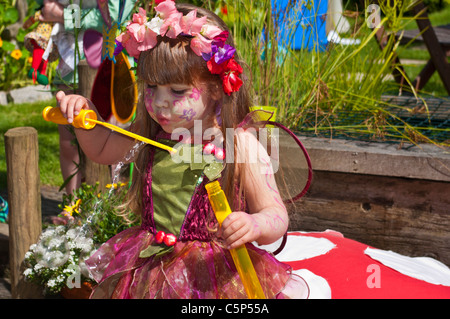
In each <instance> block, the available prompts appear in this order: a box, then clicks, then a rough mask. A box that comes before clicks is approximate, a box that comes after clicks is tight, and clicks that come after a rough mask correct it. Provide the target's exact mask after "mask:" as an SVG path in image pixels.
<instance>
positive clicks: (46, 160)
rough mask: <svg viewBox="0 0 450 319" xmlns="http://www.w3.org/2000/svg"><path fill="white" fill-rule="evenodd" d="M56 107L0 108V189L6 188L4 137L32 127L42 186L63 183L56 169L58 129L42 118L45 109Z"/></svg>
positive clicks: (43, 103) (32, 104) (51, 103)
mask: <svg viewBox="0 0 450 319" xmlns="http://www.w3.org/2000/svg"><path fill="white" fill-rule="evenodd" d="M47 105H51V106H55V105H56V102H55V100H50V101H47V102H38V103H27V104H8V105H0V145H2V147H1V148H0V189H5V188H7V175H6V174H7V171H6V170H7V167H6V155H5V147H4V145H5V139H4V134H5V133H6V132H7V131H8V130H9V129H11V128H14V127H21V126H31V127H34V128H35V129H36V130H37V131H38V143H39V170H40V179H41V184H42V185H51V186H60V185H62V183H63V179H62V175H61V169H60V166H59V134H58V127H57V126H56V125H55V124H53V123H50V122H46V121H44V119H43V118H42V110H43V108H44V107H45V106H47Z"/></svg>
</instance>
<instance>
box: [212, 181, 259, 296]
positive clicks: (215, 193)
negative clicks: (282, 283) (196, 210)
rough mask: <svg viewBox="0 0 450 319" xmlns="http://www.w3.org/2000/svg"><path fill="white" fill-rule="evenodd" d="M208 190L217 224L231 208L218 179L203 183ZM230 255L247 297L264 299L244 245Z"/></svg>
mask: <svg viewBox="0 0 450 319" xmlns="http://www.w3.org/2000/svg"><path fill="white" fill-rule="evenodd" d="M205 187H206V191H207V192H208V198H209V201H210V202H211V206H212V208H213V211H214V213H215V215H216V218H217V221H218V222H219V225H220V226H221V225H222V222H223V221H224V220H225V218H227V216H228V215H230V214H231V213H232V212H231V209H230V205H229V204H228V200H227V198H226V196H225V193H224V192H223V190H222V188H221V187H220V183H219V181H217V180H215V181H212V182H209V183H208V184H206V185H205ZM230 254H231V257H232V258H233V262H234V265H235V266H236V270H237V271H238V273H239V277H240V278H241V281H242V284H243V285H244V289H245V292H246V293H247V296H248V298H249V299H265V298H266V297H265V295H264V291H263V289H262V287H261V283H260V282H259V279H258V275H257V274H256V271H255V267H253V263H252V260H251V259H250V255H249V254H248V251H247V248H246V247H245V245H242V246H239V247H238V248H235V249H230Z"/></svg>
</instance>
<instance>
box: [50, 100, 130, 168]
mask: <svg viewBox="0 0 450 319" xmlns="http://www.w3.org/2000/svg"><path fill="white" fill-rule="evenodd" d="M56 100H57V102H58V106H59V107H60V109H61V112H62V114H63V115H64V117H65V118H67V121H68V122H69V123H72V122H73V118H74V117H75V116H76V115H77V114H79V112H80V110H81V109H85V110H94V111H95V112H96V113H97V118H98V119H99V120H101V117H100V115H99V113H98V111H97V109H96V108H95V106H94V104H92V102H91V101H89V100H88V99H86V98H85V97H83V96H81V95H75V94H72V95H66V94H65V93H64V92H63V91H59V92H58V93H56ZM75 134H76V136H77V140H78V143H79V144H80V146H81V148H82V150H83V152H84V153H85V154H86V156H87V157H88V158H90V159H91V160H92V161H94V162H97V163H100V164H104V165H111V164H116V163H118V162H119V161H124V160H125V157H126V155H127V154H128V152H129V150H130V149H131V148H132V147H133V145H134V144H135V141H134V139H132V138H129V137H127V136H125V135H122V134H119V133H115V132H113V131H111V130H110V129H108V128H106V127H103V126H101V125H99V124H97V125H96V126H95V127H94V128H93V129H91V130H86V129H77V128H76V129H75Z"/></svg>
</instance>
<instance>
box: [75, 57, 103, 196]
mask: <svg viewBox="0 0 450 319" xmlns="http://www.w3.org/2000/svg"><path fill="white" fill-rule="evenodd" d="M96 75H97V69H94V68H91V67H90V66H89V65H88V64H87V62H86V60H82V61H80V63H79V64H78V76H79V82H78V83H79V90H80V94H81V95H83V96H84V97H87V98H90V97H91V93H92V87H93V86H94V81H95V76H96ZM83 157H84V158H83V161H84V176H85V177H86V183H87V184H89V185H94V184H95V183H96V182H99V183H100V189H102V188H104V187H105V186H106V184H109V183H111V173H110V170H109V166H107V165H101V164H98V163H95V162H93V161H91V160H90V159H89V158H87V157H86V156H85V155H84V154H83Z"/></svg>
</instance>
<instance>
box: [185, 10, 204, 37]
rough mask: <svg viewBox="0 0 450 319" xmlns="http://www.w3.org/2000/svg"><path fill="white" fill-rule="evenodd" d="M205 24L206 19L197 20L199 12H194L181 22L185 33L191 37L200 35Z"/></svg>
mask: <svg viewBox="0 0 450 319" xmlns="http://www.w3.org/2000/svg"><path fill="white" fill-rule="evenodd" d="M205 23H206V17H201V18H197V10H192V11H191V12H189V13H188V14H187V15H185V16H183V17H182V18H181V20H180V25H181V29H182V30H183V33H185V34H191V35H192V34H193V33H200V31H201V30H202V27H203V25H204V24H205Z"/></svg>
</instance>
